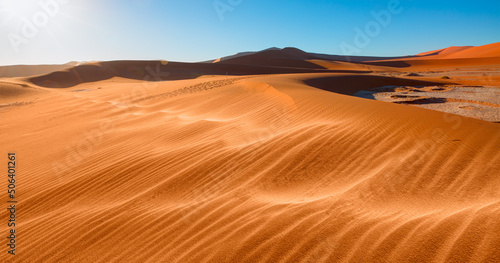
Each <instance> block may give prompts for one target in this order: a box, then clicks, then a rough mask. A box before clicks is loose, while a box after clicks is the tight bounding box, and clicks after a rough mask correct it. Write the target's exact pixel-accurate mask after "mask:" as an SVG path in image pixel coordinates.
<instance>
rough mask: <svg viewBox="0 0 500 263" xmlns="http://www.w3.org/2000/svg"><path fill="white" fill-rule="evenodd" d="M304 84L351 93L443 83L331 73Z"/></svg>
mask: <svg viewBox="0 0 500 263" xmlns="http://www.w3.org/2000/svg"><path fill="white" fill-rule="evenodd" d="M305 84H307V85H309V86H312V87H315V88H319V89H322V90H326V91H332V92H335V93H340V94H346V95H353V94H355V93H356V92H358V91H360V90H366V89H371V88H377V87H384V86H431V85H444V83H440V82H431V81H421V80H414V79H403V78H395V77H383V76H372V75H364V76H360V75H340V74H338V75H331V76H328V77H324V76H322V77H318V78H313V79H308V80H305Z"/></svg>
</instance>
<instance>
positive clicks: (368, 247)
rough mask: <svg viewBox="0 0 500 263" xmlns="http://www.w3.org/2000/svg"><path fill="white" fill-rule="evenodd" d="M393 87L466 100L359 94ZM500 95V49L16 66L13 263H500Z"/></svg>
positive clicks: (11, 141) (1, 101)
mask: <svg viewBox="0 0 500 263" xmlns="http://www.w3.org/2000/svg"><path fill="white" fill-rule="evenodd" d="M33 67H36V66H33ZM0 72H1V71H0ZM9 74H11V73H9ZM443 76H447V77H448V78H443ZM383 87H385V88H387V87H392V91H391V92H406V93H405V94H406V95H408V92H413V93H423V94H421V95H418V94H417V95H418V96H420V97H424V98H433V96H434V95H433V94H430V93H432V92H443V91H450V90H452V89H453V90H456V92H459V93H460V92H462V93H460V94H458V95H456V94H455V95H453V96H451V95H450V96H451V97H450V96H445V97H446V98H448V99H441V100H437V101H436V100H432V99H430V100H427V101H426V100H424V101H423V103H420V104H424V105H426V107H427V108H422V107H418V106H421V105H415V104H416V103H414V104H411V103H391V101H392V100H387V101H379V100H374V99H373V98H372V99H369V98H360V97H357V96H355V94H358V95H359V92H361V91H370V90H373V89H377V88H383ZM475 87H476V88H477V89H478V92H468V91H471V90H472V91H475V90H474V88H475ZM482 88H484V89H487V90H488V92H490V93H488V94H490V95H484V93H482V91H483V90H482ZM386 91H387V90H386ZM498 91H500V43H496V44H492V45H487V46H483V47H463V48H449V49H443V50H438V51H433V52H426V53H423V54H420V55H415V56H409V57H399V58H362V57H361V58H360V57H358V58H349V59H347V58H344V57H341V56H328V55H320V54H311V53H306V52H304V51H301V50H298V49H293V48H286V49H269V50H266V51H262V52H248V53H242V54H239V55H234V56H229V57H226V58H221V59H217V60H214V61H209V62H203V63H181V62H169V61H111V62H92V63H85V64H82V65H77V66H74V67H69V68H65V69H62V70H60V71H55V72H48V73H43V74H39V75H34V76H28V75H26V74H18V75H12V74H11V75H9V76H5V75H4V76H3V78H0V95H1V97H0V120H1V122H0V126H1V130H2V136H1V137H0V145H1V146H0V147H1V148H2V151H1V152H2V154H3V155H5V156H7V153H8V152H15V153H16V156H17V160H18V161H17V185H18V186H17V189H18V193H17V200H18V202H19V203H18V204H17V209H18V214H17V219H16V220H17V225H16V229H17V230H16V231H17V233H18V239H17V246H16V256H15V257H7V253H6V252H5V253H1V261H3V262H500V245H499V244H500V192H499V185H500V177H499V175H500V152H499V149H500V124H498V123H495V122H494V121H492V120H496V119H488V120H490V121H487V120H485V118H483V117H484V116H483V115H481V114H482V113H481V112H483V111H484V112H487V114H492V115H493V116H495V114H496V115H498V110H499V109H500V108H499V106H500V105H498V98H499V93H498ZM440 94H441V95H440V96H441V97H439V96H436V97H439V98H443V96H444V95H442V94H445V93H440ZM464 94H465V95H467V94H468V95H467V96H468V97H466V98H465V99H463V100H460V98H462V97H463V96H465V95H464ZM395 95H398V94H392V93H391V94H388V95H387V96H395ZM399 95H401V94H399ZM395 98H398V97H395ZM456 98H459V99H456ZM452 99H455V100H452ZM397 101H400V100H396V102H397ZM392 102H394V101H392ZM461 103H462V104H461ZM433 104H436V105H434V106H433ZM471 105H472V106H471ZM474 105H480V106H481V107H488V110H478V108H480V106H477V107H473V106H474ZM467 106H469V107H470V108H469V109H468V110H470V111H473V112H474V113H473V114H468V113H463V112H462V113H463V116H462V115H455V114H454V113H456V114H460V113H461V111H460V112H459V111H456V112H455V111H453V110H450V109H454V107H467ZM460 109H463V110H465V111H466V110H467V108H460ZM450 111H451V112H452V113H447V112H450ZM485 114H486V113H485ZM488 116H491V115H488ZM472 117H475V118H472ZM5 158H6V157H5ZM0 163H1V169H2V171H6V170H7V159H5V161H4V162H0ZM1 182H2V184H1V187H2V189H7V180H4V179H2V180H1ZM0 201H1V202H2V203H5V202H6V201H7V194H2V195H0ZM7 220H8V214H6V213H2V214H1V217H0V222H2V223H1V224H0V231H1V233H2V235H5V236H7V231H8V227H7V224H4V222H7ZM4 239H5V238H4ZM4 241H5V240H4ZM5 242H6V241H5ZM3 247H4V249H5V250H6V249H7V248H6V247H5V245H3Z"/></svg>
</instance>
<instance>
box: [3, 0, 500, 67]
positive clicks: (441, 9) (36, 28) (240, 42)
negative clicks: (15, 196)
mask: <svg viewBox="0 0 500 263" xmlns="http://www.w3.org/2000/svg"><path fill="white" fill-rule="evenodd" d="M38 1H39V0H1V1H0V26H1V27H0V64H1V65H12V64H54V63H65V62H68V61H90V60H119V59H137V60H140V59H166V60H172V61H203V60H208V59H212V58H218V57H221V56H225V55H231V54H234V53H236V52H240V51H254V50H261V49H265V48H269V47H274V46H275V47H289V46H293V47H297V48H300V49H303V50H305V51H309V52H317V53H328V54H342V53H343V51H342V49H341V45H342V43H344V45H345V44H348V45H351V46H354V47H356V45H355V42H354V38H355V36H356V34H357V32H356V31H355V29H356V28H359V29H360V30H361V31H362V32H363V31H364V30H365V26H366V25H367V24H370V23H371V25H372V26H374V24H373V23H374V22H375V23H377V22H376V20H375V18H374V17H373V16H372V15H371V12H372V11H373V12H380V11H383V10H386V11H388V10H389V9H388V3H389V2H390V1H395V0H373V1H356V0H330V1H327V0H315V1H312V0H311V1H306V0H302V1H299V0H217V1H218V2H217V1H214V0H64V1H63V0H41V2H44V3H47V6H46V7H42V6H41V5H40V4H38ZM55 1H56V2H55ZM57 1H60V2H67V3H60V2H57ZM54 3H57V6H54ZM214 3H217V4H216V6H218V8H220V10H219V12H218V11H217V9H216V8H215V6H214ZM400 6H401V8H402V11H401V12H400V13H394V14H391V22H390V23H389V24H387V25H386V26H385V27H384V26H380V30H379V31H380V32H376V30H377V28H375V27H373V28H372V29H373V30H375V31H373V32H375V33H376V34H372V35H373V36H370V37H369V40H370V43H369V44H367V45H363V46H362V48H359V49H358V52H359V53H357V54H359V55H375V56H398V55H410V54H416V53H420V52H423V51H429V50H434V49H439V48H443V47H448V46H461V45H484V44H489V43H494V42H500V30H499V29H500V1H498V0H476V1H460V0H455V1H437V0H432V1H430V0H413V1H412V0H400ZM224 8H226V9H224ZM224 10H225V11H224ZM221 18H223V19H221ZM358 47H359V45H358Z"/></svg>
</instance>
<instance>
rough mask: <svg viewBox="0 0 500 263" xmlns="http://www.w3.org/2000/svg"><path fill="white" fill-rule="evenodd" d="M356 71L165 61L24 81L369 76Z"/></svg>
mask: <svg viewBox="0 0 500 263" xmlns="http://www.w3.org/2000/svg"><path fill="white" fill-rule="evenodd" d="M369 72H370V71H360V70H328V69H311V68H294V67H271V66H257V65H239V64H227V63H183V62H166V61H108V62H101V63H94V64H86V65H79V66H75V67H73V68H70V69H66V70H62V71H56V72H52V73H49V74H45V75H40V76H34V77H31V78H28V79H27V80H28V81H29V82H31V83H33V84H35V85H38V86H41V87H46V88H69V87H73V86H76V85H78V84H82V83H88V82H97V81H102V80H107V79H110V78H113V77H121V78H127V79H134V80H142V81H168V80H183V79H194V78H198V77H200V76H204V75H227V76H241V75H264V74H288V73H290V74H291V73H369Z"/></svg>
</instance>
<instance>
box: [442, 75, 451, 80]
mask: <svg viewBox="0 0 500 263" xmlns="http://www.w3.org/2000/svg"><path fill="white" fill-rule="evenodd" d="M441 78H442V79H450V77H448V76H442V77H441Z"/></svg>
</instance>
